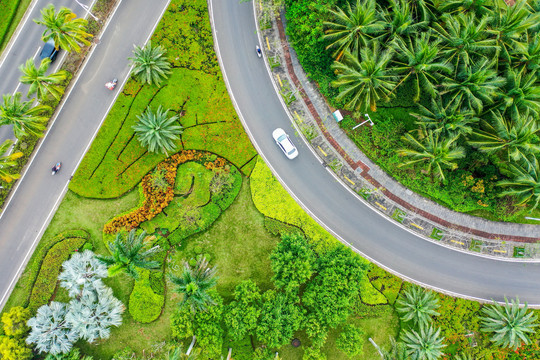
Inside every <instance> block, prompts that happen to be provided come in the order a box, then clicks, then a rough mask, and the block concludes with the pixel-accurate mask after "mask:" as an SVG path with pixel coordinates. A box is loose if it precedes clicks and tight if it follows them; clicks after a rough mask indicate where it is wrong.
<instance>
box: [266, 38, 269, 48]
mask: <svg viewBox="0 0 540 360" xmlns="http://www.w3.org/2000/svg"><path fill="white" fill-rule="evenodd" d="M266 46H268V50H270V41H268V36H267V37H266Z"/></svg>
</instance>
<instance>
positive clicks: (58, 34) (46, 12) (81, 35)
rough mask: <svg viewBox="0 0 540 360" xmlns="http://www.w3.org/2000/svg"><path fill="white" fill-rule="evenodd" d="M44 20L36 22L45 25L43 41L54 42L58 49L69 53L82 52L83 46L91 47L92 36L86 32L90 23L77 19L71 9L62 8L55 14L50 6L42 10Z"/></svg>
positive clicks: (52, 6)
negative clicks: (90, 39)
mask: <svg viewBox="0 0 540 360" xmlns="http://www.w3.org/2000/svg"><path fill="white" fill-rule="evenodd" d="M41 16H42V20H35V19H34V22H35V23H36V24H39V25H44V26H45V27H46V28H47V29H46V30H45V31H44V32H43V35H41V39H42V40H43V41H47V40H49V39H53V40H54V44H55V47H56V49H59V48H62V49H65V50H66V51H67V52H71V51H73V50H74V51H75V52H79V51H81V45H80V44H83V45H90V41H88V39H89V38H91V37H92V35H91V34H89V33H87V32H86V25H87V24H88V21H86V20H85V19H81V18H79V19H77V18H76V17H77V15H75V14H74V13H73V12H72V11H71V9H68V8H66V7H62V8H60V10H59V11H58V12H55V8H54V5H52V4H50V5H49V6H47V7H46V8H44V9H42V10H41Z"/></svg>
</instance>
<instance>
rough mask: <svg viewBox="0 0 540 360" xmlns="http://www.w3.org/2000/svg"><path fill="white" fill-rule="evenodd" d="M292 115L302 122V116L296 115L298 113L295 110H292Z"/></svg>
mask: <svg viewBox="0 0 540 360" xmlns="http://www.w3.org/2000/svg"><path fill="white" fill-rule="evenodd" d="M294 115H296V117H297V118H298V121H300V122H303V121H302V118H301V117H300V115H298V113H297V112H296V110H294Z"/></svg>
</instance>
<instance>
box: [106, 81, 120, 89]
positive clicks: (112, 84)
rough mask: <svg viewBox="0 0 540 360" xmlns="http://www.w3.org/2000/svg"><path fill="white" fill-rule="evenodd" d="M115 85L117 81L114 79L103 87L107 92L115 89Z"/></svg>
mask: <svg viewBox="0 0 540 360" xmlns="http://www.w3.org/2000/svg"><path fill="white" fill-rule="evenodd" d="M116 84H118V79H117V78H114V79H112V81H109V82H107V83H106V84H105V87H106V88H107V89H109V90H114V88H115V87H116Z"/></svg>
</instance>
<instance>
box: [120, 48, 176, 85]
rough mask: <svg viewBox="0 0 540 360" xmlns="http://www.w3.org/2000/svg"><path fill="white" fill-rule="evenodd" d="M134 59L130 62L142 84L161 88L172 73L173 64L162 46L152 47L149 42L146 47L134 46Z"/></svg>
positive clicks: (135, 75) (133, 72)
mask: <svg viewBox="0 0 540 360" xmlns="http://www.w3.org/2000/svg"><path fill="white" fill-rule="evenodd" d="M134 46H135V49H134V50H133V55H134V56H133V57H130V58H129V59H128V60H130V61H131V64H132V65H133V70H132V74H133V76H134V77H135V78H136V79H137V80H138V81H139V82H140V83H142V84H144V83H147V84H149V85H156V86H159V85H160V84H161V82H162V81H164V80H166V79H167V78H168V77H169V75H170V74H171V73H172V71H171V64H170V63H169V60H167V57H166V56H165V54H166V53H167V50H165V49H164V48H162V47H161V46H152V43H151V42H150V41H149V42H148V44H146V46H144V47H140V46H137V45H134Z"/></svg>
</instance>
